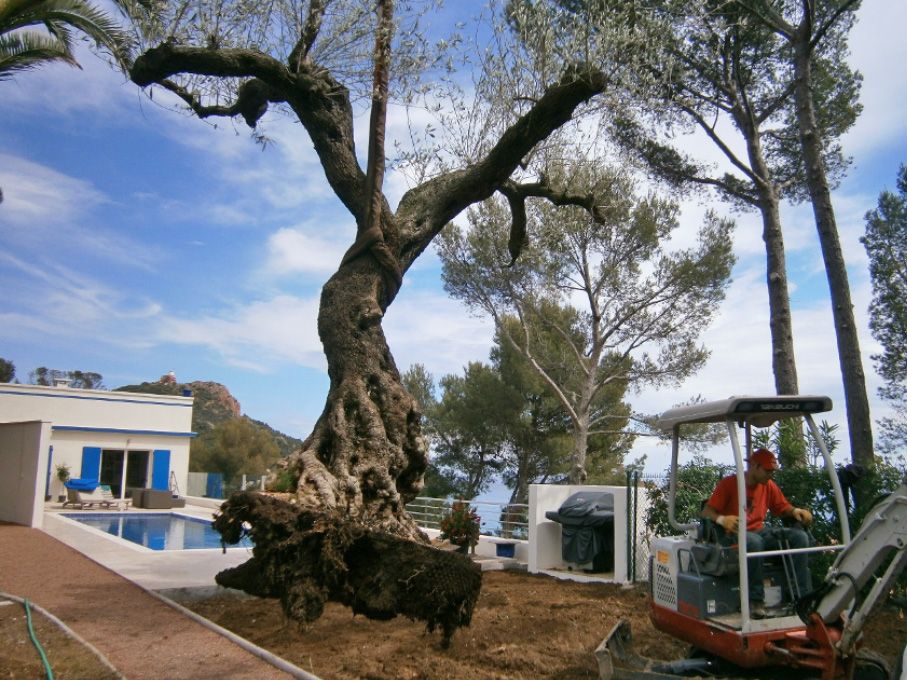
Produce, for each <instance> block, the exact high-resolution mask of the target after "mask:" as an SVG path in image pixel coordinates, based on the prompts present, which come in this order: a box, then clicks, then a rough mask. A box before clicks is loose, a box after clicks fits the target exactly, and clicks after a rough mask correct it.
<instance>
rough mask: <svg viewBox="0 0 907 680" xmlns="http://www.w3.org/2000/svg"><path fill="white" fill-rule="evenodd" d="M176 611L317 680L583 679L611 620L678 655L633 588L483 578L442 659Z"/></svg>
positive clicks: (880, 621)
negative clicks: (467, 620)
mask: <svg viewBox="0 0 907 680" xmlns="http://www.w3.org/2000/svg"><path fill="white" fill-rule="evenodd" d="M182 604H184V605H185V606H188V607H189V608H191V609H193V610H195V611H197V612H198V613H200V614H201V615H203V616H205V617H206V618H208V619H210V620H211V621H214V622H215V623H218V624H219V625H221V626H223V627H225V628H227V629H229V630H232V631H233V632H235V633H237V634H238V635H240V636H242V637H244V638H246V639H248V640H250V641H252V642H254V643H256V644H257V645H259V646H261V647H264V648H266V649H268V650H270V651H272V652H273V653H275V654H277V655H278V656H281V657H283V658H285V659H287V660H289V661H291V662H293V663H294V664H296V665H297V666H299V667H300V668H304V669H306V670H307V671H309V672H310V673H312V674H314V675H317V676H319V677H320V678H323V680H335V679H345V678H350V679H352V678H356V679H360V678H361V679H367V680H379V679H388V680H390V679H391V678H393V679H394V680H396V679H398V678H399V679H402V680H406V679H415V678H424V679H432V680H433V679H440V678H458V679H459V678H470V679H472V678H476V679H478V680H491V679H502V680H503V679H504V678H507V679H508V680H510V679H513V678H561V679H563V680H567V679H570V680H574V679H576V680H582V679H584V678H589V679H594V678H597V677H598V668H597V664H596V661H595V657H594V650H595V648H596V647H597V646H598V644H599V643H600V642H601V641H602V639H603V638H604V637H605V636H606V635H607V634H608V632H609V631H610V630H611V628H612V627H613V626H614V624H615V623H616V622H617V621H618V620H619V619H621V618H626V619H629V620H630V621H631V623H632V628H633V637H634V643H635V647H636V649H637V651H639V652H640V653H642V654H644V655H646V656H651V657H654V658H661V659H671V658H681V657H683V656H684V655H685V654H686V652H687V647H686V645H684V644H683V643H680V642H678V641H676V640H673V639H672V638H671V637H670V636H667V635H665V634H663V633H661V632H659V631H656V630H654V628H653V627H652V625H651V623H650V622H649V619H648V614H647V609H646V607H647V605H646V589H645V586H644V585H637V586H635V587H632V588H626V587H621V586H618V585H614V584H582V583H575V582H571V581H562V580H557V579H554V578H551V577H547V576H537V575H530V574H525V573H520V572H510V571H505V572H502V571H489V572H484V573H483V575H482V592H481V595H480V598H479V601H478V603H477V606H476V609H475V612H474V615H473V619H472V624H471V625H470V626H469V627H467V628H462V629H460V630H458V631H457V632H456V634H455V635H454V636H453V639H452V641H451V644H450V647H449V648H448V649H443V648H442V646H441V635H440V633H438V632H435V633H433V634H427V633H426V632H425V626H424V624H422V623H419V622H413V621H410V620H408V619H406V618H403V617H397V618H396V619H393V620H390V621H372V620H369V619H366V618H365V617H363V616H354V615H353V614H352V613H351V611H350V610H349V609H348V608H346V607H343V606H341V605H338V604H335V603H328V604H327V606H326V607H325V612H324V614H323V616H322V617H321V618H319V619H318V620H317V621H316V622H315V623H313V624H311V625H310V626H309V627H308V628H307V629H306V630H301V629H300V627H299V626H298V625H297V624H296V623H294V622H292V621H288V620H287V619H286V618H285V617H284V616H283V614H282V612H281V610H280V606H279V604H278V603H277V601H276V600H269V599H259V598H254V597H249V596H247V595H245V594H241V593H237V594H230V593H227V594H223V595H218V596H215V597H210V598H205V599H195V600H188V601H183V602H182ZM33 626H34V628H35V631H36V636H37V637H38V639H39V640H40V641H41V643H42V646H43V647H44V649H45V651H46V653H47V656H48V658H49V659H50V661H51V664H52V666H53V668H54V675H55V677H56V678H58V679H59V680H82V679H84V680H95V679H98V678H109V677H111V676H110V674H109V670H108V669H107V668H106V667H104V666H103V665H101V664H100V662H99V661H98V660H97V658H96V657H95V656H94V654H92V653H91V651H90V650H88V649H87V648H84V647H82V646H81V645H79V644H78V643H77V642H75V641H74V640H72V639H71V638H69V637H67V636H66V635H65V634H63V633H62V632H61V631H59V629H57V627H56V626H55V625H54V624H53V623H52V622H50V621H48V620H46V619H44V617H42V616H41V615H40V614H37V613H34V612H33ZM905 642H907V620H905V616H904V612H903V611H902V610H901V609H898V608H896V607H892V606H887V607H882V608H880V609H879V611H878V612H877V613H876V614H874V615H873V617H872V620H871V621H870V622H869V624H868V625H867V627H866V630H865V646H866V647H869V648H871V649H874V650H875V651H877V652H879V653H880V654H882V655H883V656H884V657H885V658H886V659H887V660H888V662H889V663H890V664H891V666H892V668H894V667H895V666H896V664H897V658H898V656H899V654H900V653H901V652H902V651H903V648H904V644H905ZM37 677H43V671H42V666H41V663H40V658H39V656H38V654H37V652H36V651H35V649H34V647H33V646H32V644H31V642H30V641H29V639H28V634H27V628H26V625H25V613H24V610H23V609H22V607H21V605H18V604H16V605H9V606H2V607H0V680H6V679H7V678H29V679H31V678H37ZM764 677H765V678H774V677H775V672H772V671H766V673H765V675H764Z"/></svg>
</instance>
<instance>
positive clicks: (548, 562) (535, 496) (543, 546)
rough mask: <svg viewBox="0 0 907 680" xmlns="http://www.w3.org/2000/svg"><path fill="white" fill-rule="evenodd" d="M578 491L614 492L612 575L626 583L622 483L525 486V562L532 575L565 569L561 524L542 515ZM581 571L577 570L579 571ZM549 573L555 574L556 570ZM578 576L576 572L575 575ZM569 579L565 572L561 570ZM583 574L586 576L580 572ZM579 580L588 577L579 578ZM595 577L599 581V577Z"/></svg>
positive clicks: (624, 494)
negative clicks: (526, 547)
mask: <svg viewBox="0 0 907 680" xmlns="http://www.w3.org/2000/svg"><path fill="white" fill-rule="evenodd" d="M579 491H591V492H599V491H607V492H609V493H612V494H614V574H613V578H612V579H608V580H614V581H616V582H618V583H625V582H627V531H628V529H629V527H628V526H627V524H628V520H627V488H626V487H625V486H603V485H585V486H567V485H561V484H530V485H529V564H528V570H529V572H530V573H532V574H537V573H540V572H548V571H549V570H566V569H567V568H568V566H571V565H570V564H569V563H568V562H564V560H562V559H561V525H560V524H558V523H557V522H553V521H552V520H550V519H547V518H546V517H545V512H547V511H548V510H557V509H558V508H559V507H560V506H561V503H563V502H564V501H565V500H567V498H569V497H570V496H571V495H573V494H575V493H577V492H579ZM580 573H581V572H580ZM552 575H554V576H558V575H560V574H558V573H557V572H553V573H552ZM577 575H579V574H577ZM563 576H564V577H565V578H569V577H570V575H569V572H567V573H564V574H563ZM583 576H587V575H585V574H583ZM582 580H591V579H588V578H583V579H582ZM598 580H601V577H599V579H598Z"/></svg>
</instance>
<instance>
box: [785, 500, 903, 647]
mask: <svg viewBox="0 0 907 680" xmlns="http://www.w3.org/2000/svg"><path fill="white" fill-rule="evenodd" d="M886 561H887V562H888V566H887V567H886V568H885V571H884V573H882V574H881V575H880V576H876V575H877V574H878V572H879V570H880V569H881V568H882V567H883V565H885V563H886ZM905 566H907V484H902V485H901V486H900V487H898V488H897V489H896V490H895V491H893V492H892V493H891V494H889V495H888V496H887V497H885V498H884V499H882V500H881V501H879V502H878V503H877V504H876V505H875V506H874V507H873V508H872V510H870V511H869V513H868V514H867V515H866V518H865V519H864V520H863V524H862V525H861V526H860V530H859V531H858V532H857V535H856V536H854V537H853V540H852V541H851V542H850V543H849V544H848V545H847V547H846V548H844V550H842V551H841V552H840V553H839V554H838V557H837V559H836V560H835V562H834V564H833V565H832V566H831V568H830V569H829V570H828V574H827V576H826V577H825V584H824V585H823V586H821V587H820V588H819V591H818V593H816V594H815V595H814V598H813V603H814V605H813V607H812V609H813V611H814V612H815V613H816V614H818V615H819V616H820V617H821V619H822V620H823V621H824V622H825V623H829V624H830V623H834V622H836V621H838V620H839V619H840V618H841V615H842V614H843V613H844V612H846V611H848V610H851V612H850V615H849V616H848V618H847V620H846V621H845V623H844V626H843V629H842V635H841V640H840V642H839V643H838V648H839V651H840V652H841V653H842V654H843V655H849V654H850V653H851V651H852V649H853V645H854V643H855V642H856V640H857V639H858V638H859V634H860V631H861V630H862V629H863V624H864V623H865V622H866V617H867V616H868V615H869V613H870V612H871V611H872V609H873V607H874V606H875V604H876V602H878V600H879V599H880V598H881V597H884V596H885V595H886V594H887V593H888V591H889V590H890V589H891V587H892V585H893V584H894V582H895V580H896V579H897V578H898V576H899V575H900V573H901V572H902V571H903V570H904V567H905ZM872 578H875V579H876V580H875V583H873V585H872V587H871V588H870V590H869V592H868V593H867V594H866V597H864V598H863V600H862V601H861V602H858V603H856V604H855V599H856V597H857V596H858V595H859V593H860V592H861V591H862V590H863V588H864V586H866V584H867V583H868V582H869V580H870V579H872ZM815 598H818V599H815ZM801 616H802V614H801Z"/></svg>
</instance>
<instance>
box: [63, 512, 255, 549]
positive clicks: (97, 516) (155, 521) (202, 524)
mask: <svg viewBox="0 0 907 680" xmlns="http://www.w3.org/2000/svg"><path fill="white" fill-rule="evenodd" d="M63 516H64V517H68V518H69V519H73V520H75V521H76V522H81V523H82V524H87V525H88V526H90V527H94V528H95V529H100V530H101V531H104V532H106V533H108V534H110V535H112V536H117V537H119V538H123V539H126V540H127V541H132V542H133V543H138V544H139V545H143V546H145V547H146V548H151V549H152V550H198V549H201V548H220V547H221V545H220V534H219V533H217V532H216V531H215V530H214V525H213V524H212V523H211V522H210V521H208V520H205V519H199V518H197V517H188V516H186V515H174V514H170V513H169V512H161V513H158V512H154V513H142V514H137V513H115V512H114V513H106V512H105V513H86V514H76V513H72V514H70V513H64V515H63ZM229 547H236V548H251V547H252V542H251V541H250V540H249V539H248V538H244V539H243V540H242V541H240V542H239V543H237V544H236V545H233V546H229Z"/></svg>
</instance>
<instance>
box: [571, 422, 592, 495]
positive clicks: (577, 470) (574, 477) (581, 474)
mask: <svg viewBox="0 0 907 680" xmlns="http://www.w3.org/2000/svg"><path fill="white" fill-rule="evenodd" d="M588 450H589V424H588V422H584V421H583V419H581V420H580V421H573V452H572V453H571V454H570V474H569V475H568V481H569V483H570V484H585V483H586V477H587V476H588V474H587V472H586V455H587V453H588Z"/></svg>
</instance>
